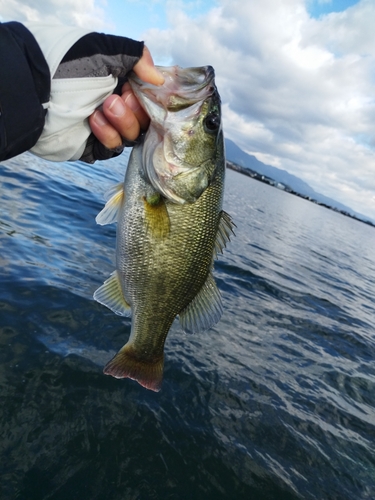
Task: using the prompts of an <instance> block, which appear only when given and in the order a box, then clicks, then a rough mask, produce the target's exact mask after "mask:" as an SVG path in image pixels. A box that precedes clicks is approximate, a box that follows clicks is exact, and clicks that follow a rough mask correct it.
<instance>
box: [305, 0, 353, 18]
mask: <svg viewBox="0 0 375 500" xmlns="http://www.w3.org/2000/svg"><path fill="white" fill-rule="evenodd" d="M356 3H358V0H311V1H309V2H307V10H308V12H309V14H310V15H311V16H312V17H315V18H319V17H320V16H323V15H326V14H329V13H331V12H343V11H345V10H346V9H347V8H348V7H351V6H352V5H355V4H356Z"/></svg>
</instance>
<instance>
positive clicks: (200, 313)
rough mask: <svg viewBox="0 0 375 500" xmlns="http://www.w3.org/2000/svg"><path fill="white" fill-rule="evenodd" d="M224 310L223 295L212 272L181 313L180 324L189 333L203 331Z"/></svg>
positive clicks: (212, 323)
mask: <svg viewBox="0 0 375 500" xmlns="http://www.w3.org/2000/svg"><path fill="white" fill-rule="evenodd" d="M222 312H223V306H222V303H221V295H220V292H219V289H218V288H217V286H216V283H215V279H214V277H213V276H212V273H211V272H210V274H209V275H208V278H207V280H206V282H205V283H204V285H203V286H202V288H201V289H200V290H199V292H198V293H197V295H196V296H195V297H194V299H193V300H192V301H191V302H190V304H189V305H188V306H187V307H185V309H184V310H183V311H182V312H181V313H180V315H179V319H180V324H181V327H182V329H183V330H184V331H185V332H187V333H194V332H201V331H203V330H208V329H209V328H211V327H212V326H214V325H215V324H216V323H217V322H218V321H219V319H220V317H221V315H222Z"/></svg>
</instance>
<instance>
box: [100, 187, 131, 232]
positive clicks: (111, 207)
mask: <svg viewBox="0 0 375 500" xmlns="http://www.w3.org/2000/svg"><path fill="white" fill-rule="evenodd" d="M124 196H125V194H124V183H123V182H121V183H120V184H116V185H115V186H113V187H112V188H111V189H109V190H108V191H107V192H106V194H105V199H106V200H108V201H107V203H106V204H105V206H104V208H103V210H101V211H100V212H99V213H98V215H97V216H96V218H95V220H96V223H97V224H100V225H101V226H105V225H106V224H112V223H113V222H116V221H117V214H118V211H119V208H120V206H121V204H122V202H123V200H124Z"/></svg>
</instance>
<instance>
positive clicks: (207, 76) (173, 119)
mask: <svg viewBox="0 0 375 500" xmlns="http://www.w3.org/2000/svg"><path fill="white" fill-rule="evenodd" d="M158 69H159V71H161V73H162V74H163V76H164V78H165V82H164V84H163V85H161V86H155V85H151V84H149V83H145V82H143V81H141V80H140V79H139V78H138V77H137V76H136V75H135V74H134V73H133V74H132V75H131V76H130V78H129V82H130V85H131V87H132V89H133V92H134V93H135V95H136V96H137V98H138V100H139V102H140V103H141V105H142V107H143V108H144V109H145V111H146V112H147V114H148V115H149V117H150V126H149V129H148V131H147V133H146V135H145V138H144V147H143V168H144V175H145V177H146V178H147V180H148V181H149V182H150V183H151V184H152V186H153V187H154V189H156V190H157V191H158V192H160V193H161V194H162V195H163V196H164V197H165V198H167V199H168V200H170V201H171V202H174V203H180V204H183V203H194V202H195V201H196V200H197V199H198V198H199V197H200V196H201V194H202V193H203V192H204V191H205V189H206V188H207V187H208V186H209V185H210V182H211V181H212V179H213V177H214V174H215V170H216V168H217V157H218V154H222V155H223V154H224V152H223V151H221V153H220V151H218V150H219V149H220V148H221V149H222V140H220V138H221V135H222V130H221V105H220V96H219V93H218V91H217V88H216V86H215V81H214V79H215V73H214V70H213V68H212V67H211V66H203V67H199V68H185V69H183V68H180V67H178V66H172V67H160V66H159V67H158Z"/></svg>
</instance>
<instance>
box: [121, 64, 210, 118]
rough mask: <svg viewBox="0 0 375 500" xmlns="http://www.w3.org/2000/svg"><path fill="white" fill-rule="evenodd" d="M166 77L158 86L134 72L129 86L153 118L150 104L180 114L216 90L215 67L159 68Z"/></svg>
mask: <svg viewBox="0 0 375 500" xmlns="http://www.w3.org/2000/svg"><path fill="white" fill-rule="evenodd" d="M156 68H157V69H158V70H159V71H160V73H161V74H162V75H163V76H164V83H163V85H160V86H157V85H152V84H151V83H147V82H144V81H142V80H141V79H140V78H139V77H138V76H137V75H136V74H135V73H134V72H131V73H130V75H129V77H128V80H129V84H130V86H131V88H132V90H133V92H134V93H135V95H136V96H137V98H138V100H139V102H140V103H141V105H142V106H143V108H144V109H145V111H146V112H147V113H148V114H149V116H150V118H151V119H152V118H153V116H152V115H153V113H152V109H151V106H150V104H149V101H151V102H152V103H154V104H157V105H158V106H162V107H163V108H164V109H165V110H168V111H179V110H182V109H184V108H186V107H189V106H191V105H193V104H195V103H196V102H199V101H203V100H205V99H207V98H208V97H209V96H210V95H212V94H213V93H214V92H215V90H216V87H215V84H214V79H215V70H214V68H213V67H212V66H201V67H196V68H181V67H180V66H168V67H164V66H156Z"/></svg>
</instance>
